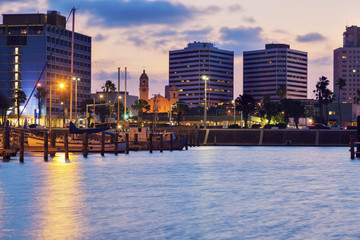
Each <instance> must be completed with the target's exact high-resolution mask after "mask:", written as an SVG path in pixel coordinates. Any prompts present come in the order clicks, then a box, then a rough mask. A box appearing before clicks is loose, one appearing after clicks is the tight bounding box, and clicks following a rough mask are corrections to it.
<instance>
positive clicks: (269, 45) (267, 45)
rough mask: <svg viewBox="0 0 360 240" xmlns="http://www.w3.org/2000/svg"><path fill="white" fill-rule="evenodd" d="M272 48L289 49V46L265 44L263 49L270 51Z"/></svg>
mask: <svg viewBox="0 0 360 240" xmlns="http://www.w3.org/2000/svg"><path fill="white" fill-rule="evenodd" d="M272 48H290V45H289V44H281V43H268V44H265V49H272Z"/></svg>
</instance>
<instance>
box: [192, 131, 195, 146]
mask: <svg viewBox="0 0 360 240" xmlns="http://www.w3.org/2000/svg"><path fill="white" fill-rule="evenodd" d="M192 139H193V141H192V143H193V147H195V146H196V143H195V139H196V137H195V134H192Z"/></svg>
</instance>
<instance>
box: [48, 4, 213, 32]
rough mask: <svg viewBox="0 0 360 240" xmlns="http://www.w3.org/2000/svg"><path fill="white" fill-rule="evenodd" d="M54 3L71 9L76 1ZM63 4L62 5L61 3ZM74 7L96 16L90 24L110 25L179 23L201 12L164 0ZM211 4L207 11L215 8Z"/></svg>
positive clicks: (78, 5) (56, 5)
mask: <svg viewBox="0 0 360 240" xmlns="http://www.w3.org/2000/svg"><path fill="white" fill-rule="evenodd" d="M51 1H52V4H51V6H54V7H61V8H62V9H71V8H72V6H73V5H74V2H73V1H70V0H63V1H55V0H51ZM59 4H60V5H59ZM76 5H77V6H75V7H78V8H79V9H80V10H81V12H88V13H90V14H91V15H92V16H93V17H92V18H91V20H90V22H89V23H90V24H95V25H101V26H107V27H130V26H139V25H150V24H164V25H170V24H171V25H177V24H180V23H183V22H185V21H188V20H191V19H192V18H193V17H194V16H196V15H195V14H198V13H199V12H200V13H201V12H204V11H199V10H198V9H196V8H188V7H186V6H185V5H183V4H181V3H170V2H167V1H164V0H158V1H147V0H131V1H126V0H117V1H116V0H93V1H87V0H80V1H76ZM214 10H216V9H215V8H214V7H209V8H208V9H207V10H205V12H204V13H206V11H214Z"/></svg>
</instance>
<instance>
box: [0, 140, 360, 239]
mask: <svg viewBox="0 0 360 240" xmlns="http://www.w3.org/2000/svg"><path fill="white" fill-rule="evenodd" d="M359 170H360V161H358V160H355V161H351V160H350V159H349V153H348V151H347V148H301V147H290V148H289V147H201V148H190V150H189V151H182V152H178V151H174V152H172V153H170V152H164V153H162V154H161V153H159V152H154V153H153V154H149V153H148V152H131V153H130V154H129V155H119V156H118V157H115V156H113V155H111V154H107V155H106V156H105V157H101V156H100V155H99V154H96V155H89V157H88V158H86V159H84V158H82V157H81V155H71V156H70V160H68V161H65V160H64V155H63V154H59V155H58V156H57V157H55V158H53V159H51V158H50V161H49V162H48V163H45V162H43V160H42V156H41V154H34V155H32V157H28V158H26V159H25V164H20V163H18V162H17V161H12V162H10V163H0V238H1V239H358V238H360V230H358V220H359V219H360V201H358V196H359V192H360V185H359V184H358V180H359V177H358V175H359V172H360V171H359Z"/></svg>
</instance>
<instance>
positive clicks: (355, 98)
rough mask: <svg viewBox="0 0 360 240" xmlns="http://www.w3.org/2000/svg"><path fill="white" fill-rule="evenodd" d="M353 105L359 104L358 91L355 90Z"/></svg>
mask: <svg viewBox="0 0 360 240" xmlns="http://www.w3.org/2000/svg"><path fill="white" fill-rule="evenodd" d="M354 103H355V104H360V89H357V90H356V96H355V97H354Z"/></svg>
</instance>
